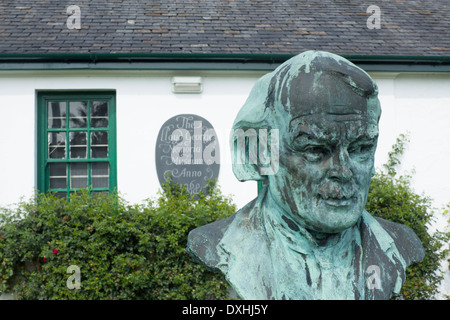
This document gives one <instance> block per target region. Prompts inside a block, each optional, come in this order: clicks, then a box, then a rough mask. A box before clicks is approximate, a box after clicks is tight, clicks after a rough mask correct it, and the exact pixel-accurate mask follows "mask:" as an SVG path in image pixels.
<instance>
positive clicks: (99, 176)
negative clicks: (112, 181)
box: [91, 162, 109, 188]
mask: <svg viewBox="0 0 450 320" xmlns="http://www.w3.org/2000/svg"><path fill="white" fill-rule="evenodd" d="M91 182H92V188H108V187H109V163H108V162H93V163H92V168H91Z"/></svg>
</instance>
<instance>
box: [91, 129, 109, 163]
mask: <svg viewBox="0 0 450 320" xmlns="http://www.w3.org/2000/svg"><path fill="white" fill-rule="evenodd" d="M91 157H92V158H107V157H108V131H93V132H91Z"/></svg>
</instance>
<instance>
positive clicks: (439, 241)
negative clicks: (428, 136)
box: [366, 134, 450, 300]
mask: <svg viewBox="0 0 450 320" xmlns="http://www.w3.org/2000/svg"><path fill="white" fill-rule="evenodd" d="M407 142H408V138H407V136H406V135H404V134H402V135H400V137H399V138H398V139H397V142H396V143H395V144H394V146H393V147H392V151H391V152H390V153H389V159H388V162H387V163H386V164H385V165H384V171H380V172H377V174H376V175H375V177H373V178H372V181H371V184H370V189H369V195H368V200H367V204H366V210H367V211H368V212H370V213H371V214H372V215H374V216H378V217H381V218H384V219H386V220H390V221H394V222H398V223H401V224H404V225H407V226H408V227H410V228H411V229H412V230H413V231H414V232H415V233H416V234H417V236H418V237H419V238H420V240H421V241H422V244H423V247H424V249H425V258H424V260H423V261H422V262H421V263H419V264H416V265H412V266H410V267H409V268H408V269H407V270H406V282H405V283H404V285H403V287H402V290H401V292H400V294H399V295H397V296H395V297H393V299H405V300H410V299H434V298H436V294H437V293H438V288H439V284H440V283H441V281H442V279H443V274H442V272H441V271H440V263H441V262H442V261H443V260H444V259H445V257H446V255H447V254H448V249H446V248H444V247H445V244H447V243H448V242H449V240H450V234H449V233H444V232H436V233H434V234H430V233H429V230H428V228H429V227H430V224H431V223H432V222H433V218H434V217H433V216H434V213H435V212H434V209H433V208H432V200H431V199H430V198H428V197H425V196H423V195H418V194H416V193H415V192H414V190H413V189H412V187H411V177H410V176H408V175H403V176H399V175H398V173H397V170H396V167H397V166H398V165H399V164H400V163H401V161H400V160H401V159H400V157H401V155H402V154H403V152H404V148H405V144H406V143H407Z"/></svg>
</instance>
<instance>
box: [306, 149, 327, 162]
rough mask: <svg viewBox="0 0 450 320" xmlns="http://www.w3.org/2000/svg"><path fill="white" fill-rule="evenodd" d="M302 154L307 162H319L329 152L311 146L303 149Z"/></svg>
mask: <svg viewBox="0 0 450 320" xmlns="http://www.w3.org/2000/svg"><path fill="white" fill-rule="evenodd" d="M302 153H303V155H304V156H305V158H306V160H308V161H319V160H322V159H323V158H324V157H325V156H326V155H327V154H328V153H329V150H328V149H327V148H326V147H321V146H313V147H308V148H306V149H304V150H303V152H302Z"/></svg>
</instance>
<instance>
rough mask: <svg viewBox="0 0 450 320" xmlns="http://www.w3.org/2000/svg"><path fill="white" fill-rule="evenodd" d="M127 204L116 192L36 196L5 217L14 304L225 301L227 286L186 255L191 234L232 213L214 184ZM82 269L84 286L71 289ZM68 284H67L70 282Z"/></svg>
mask: <svg viewBox="0 0 450 320" xmlns="http://www.w3.org/2000/svg"><path fill="white" fill-rule="evenodd" d="M163 188H164V191H165V192H161V193H160V195H159V197H158V198H157V199H156V200H148V201H146V202H145V203H144V204H142V205H132V206H131V205H128V204H127V203H126V202H125V201H124V200H123V199H122V198H121V197H119V196H118V195H117V194H111V195H104V194H100V195H90V194H89V192H88V190H82V191H80V192H79V193H75V194H73V195H71V198H70V201H67V200H65V199H60V198H57V197H55V196H54V195H52V194H50V193H45V194H37V195H36V197H35V198H33V199H31V200H30V201H28V202H21V203H20V204H19V206H18V209H16V210H14V212H11V211H9V212H8V210H5V209H4V210H3V214H1V215H0V217H1V218H0V219H2V220H1V221H0V261H2V263H1V264H0V292H12V293H13V294H14V296H15V297H16V298H17V299H148V300H150V299H208V298H216V299H224V298H226V297H227V288H228V285H227V284H226V281H225V280H224V278H223V276H222V275H220V274H215V273H214V274H213V273H211V272H209V271H207V270H206V269H205V268H204V267H203V266H201V265H199V264H197V263H195V262H193V261H192V260H191V259H190V257H189V256H187V254H186V251H185V247H186V242H187V234H188V232H189V231H190V230H191V229H193V228H196V227H198V226H200V225H204V224H206V223H209V222H213V221H215V220H218V219H223V218H225V217H227V216H229V215H230V214H232V213H234V212H235V206H234V205H232V204H231V200H230V199H228V198H225V197H224V196H222V194H221V193H220V190H219V189H218V188H217V187H216V186H215V185H214V184H210V185H209V194H208V195H203V194H200V195H199V197H198V198H197V199H193V198H192V197H191V196H190V195H189V194H188V193H187V192H186V190H185V189H184V188H181V187H179V186H178V185H176V184H172V183H170V182H169V183H167V184H165V185H164V187H163ZM71 265H75V266H78V267H79V271H80V278H81V279H80V280H81V288H80V289H77V288H73V289H68V286H67V280H68V279H69V277H71V275H72V274H71V273H67V271H68V270H67V268H68V267H69V266H71ZM69 280H70V279H69Z"/></svg>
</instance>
